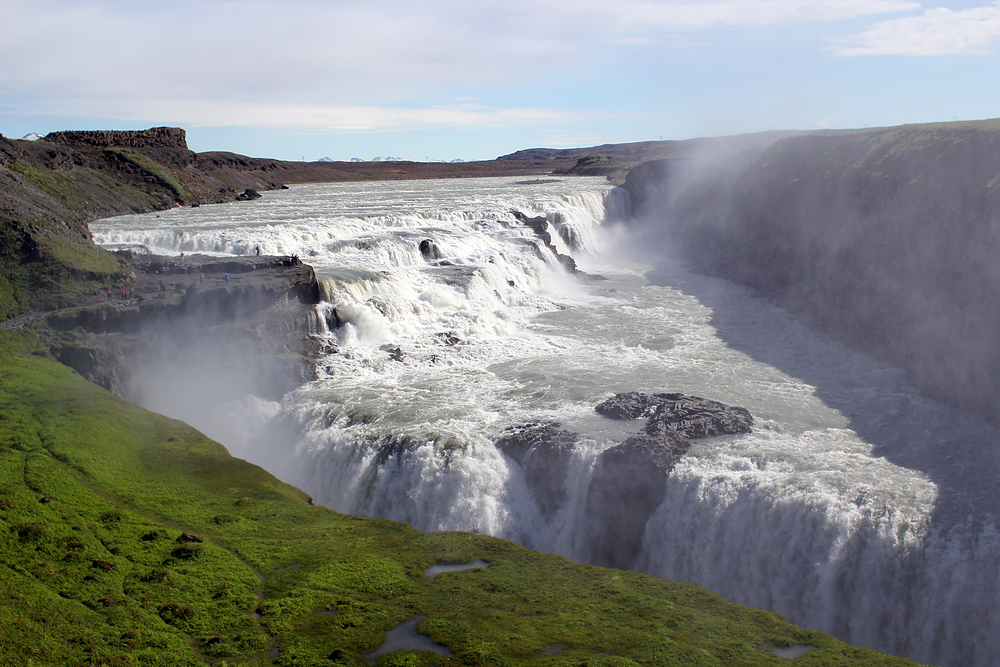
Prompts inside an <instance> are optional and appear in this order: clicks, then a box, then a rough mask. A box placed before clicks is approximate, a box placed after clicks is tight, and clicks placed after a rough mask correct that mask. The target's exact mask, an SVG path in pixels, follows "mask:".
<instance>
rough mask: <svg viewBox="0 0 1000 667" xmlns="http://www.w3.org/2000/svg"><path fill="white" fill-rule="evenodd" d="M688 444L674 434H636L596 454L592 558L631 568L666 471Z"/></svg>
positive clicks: (590, 500)
mask: <svg viewBox="0 0 1000 667" xmlns="http://www.w3.org/2000/svg"><path fill="white" fill-rule="evenodd" d="M689 447H690V443H689V442H688V441H687V440H686V439H684V438H682V437H680V436H678V435H677V434H675V433H664V434H662V435H661V436H658V437H654V436H650V435H645V434H639V435H634V436H632V437H630V438H628V439H627V440H626V441H625V442H623V443H622V444H620V445H615V446H614V447H611V448H610V449H606V450H605V451H603V452H602V453H601V455H600V456H598V457H597V464H596V465H595V467H594V474H593V476H592V477H591V481H590V489H589V491H588V493H587V516H588V517H589V519H590V521H589V524H588V541H589V542H590V550H591V553H590V562H592V563H594V564H596V565H604V566H607V567H617V568H622V569H626V568H630V567H632V564H633V563H634V562H635V559H636V557H637V556H638V555H639V550H640V549H641V548H642V536H643V535H644V534H645V532H646V522H647V521H648V520H649V517H650V516H652V514H653V512H655V511H656V508H657V507H659V505H660V503H662V502H663V496H664V492H665V489H666V482H667V475H668V474H670V471H671V470H672V469H673V467H674V464H675V463H676V462H677V460H678V459H680V458H681V457H682V456H683V455H684V454H685V453H686V452H687V450H688V448H689Z"/></svg>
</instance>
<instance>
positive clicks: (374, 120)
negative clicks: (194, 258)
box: [7, 98, 587, 133]
mask: <svg viewBox="0 0 1000 667" xmlns="http://www.w3.org/2000/svg"><path fill="white" fill-rule="evenodd" d="M108 102H109V101H108V100H106V99H103V98H101V99H65V100H62V101H60V102H59V103H58V104H55V105H53V106H51V107H49V109H48V110H47V112H48V114H49V115H50V116H54V117H59V116H63V117H67V118H69V117H80V116H84V117H86V116H94V117H102V115H103V114H108V113H109V111H108V110H109V108H111V109H113V111H112V112H111V113H112V116H111V118H114V119H116V120H121V121H125V122H142V121H144V120H146V119H149V118H161V119H164V120H163V122H165V123H169V124H178V125H183V126H185V127H256V128H270V129H279V130H296V131H313V132H322V133H337V132H359V131H373V132H374V131H400V130H426V129H447V128H452V129H461V128H468V127H482V126H490V127H505V126H510V125H518V124H525V123H527V124H535V123H566V122H575V121H581V120H585V119H586V118H587V116H586V115H584V114H580V113H573V112H566V111H561V110H553V109H541V108H516V107H512V108H493V107H487V106H483V105H479V104H452V105H438V106H428V107H388V106H371V105H340V106H324V105H309V104H303V105H295V104H270V103H257V102H252V101H250V102H226V103H216V102H212V101H205V100H195V99H191V100H178V99H142V100H129V99H119V100H112V101H111V102H112V104H110V105H109V103H108ZM7 106H8V109H9V110H10V111H13V112H17V111H18V109H17V108H16V105H7Z"/></svg>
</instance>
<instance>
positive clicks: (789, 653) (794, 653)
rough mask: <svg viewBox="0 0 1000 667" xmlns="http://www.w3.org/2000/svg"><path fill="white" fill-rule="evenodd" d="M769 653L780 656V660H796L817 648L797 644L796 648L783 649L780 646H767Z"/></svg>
mask: <svg viewBox="0 0 1000 667" xmlns="http://www.w3.org/2000/svg"><path fill="white" fill-rule="evenodd" d="M764 648H766V649H767V650H768V651H770V652H771V653H773V654H774V655H776V656H778V657H779V658H788V659H789V660H795V658H797V657H799V656H800V655H802V654H803V653H808V652H809V651H811V650H813V649H814V648H816V647H815V646H807V645H806V644H796V645H795V646H788V647H786V648H782V647H780V646H765V647H764Z"/></svg>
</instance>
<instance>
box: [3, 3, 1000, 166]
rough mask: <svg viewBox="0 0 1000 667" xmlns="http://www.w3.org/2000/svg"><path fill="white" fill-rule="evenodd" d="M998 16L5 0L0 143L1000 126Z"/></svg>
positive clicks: (265, 150)
mask: <svg viewBox="0 0 1000 667" xmlns="http://www.w3.org/2000/svg"><path fill="white" fill-rule="evenodd" d="M998 47H1000V0H997V1H995V2H983V1H982V0H978V1H971V2H958V1H956V2H952V1H933V0H932V1H931V2H926V3H925V2H916V1H913V0H704V1H693V0H502V1H494V0H429V1H421V0H352V1H350V2H342V1H339V0H283V1H281V2H277V1H271V0H244V1H241V2H232V1H229V0H203V1H192V0H169V1H161V0H133V1H131V2H126V1H120V0H119V1H114V0H106V1H98V0H2V2H0V133H2V134H3V135H4V136H5V137H8V138H21V137H23V136H25V135H27V134H29V133H32V132H37V133H40V134H46V133H48V132H52V131H56V130H87V129H116V130H127V129H145V128H148V127H158V126H174V127H182V128H184V129H185V130H186V131H187V140H188V146H189V147H190V148H191V149H192V150H195V151H199V152H201V151H210V150H227V151H232V152H235V153H242V154H244V155H250V156H253V157H271V158H278V159H284V160H302V159H305V160H317V159H319V158H322V157H330V158H332V159H334V160H349V159H351V158H355V157H357V158H362V159H366V160H369V159H372V158H374V157H377V156H392V157H399V158H403V159H407V160H417V161H422V160H452V159H464V160H480V159H492V158H495V157H497V156H500V155H505V154H508V153H512V152H514V151H517V150H520V149H524V148H534V147H549V148H578V147H587V146H596V145H599V144H603V143H625V142H632V141H648V140H659V139H688V138H693V137H703V136H722V135H732V134H742V133H747V132H759V131H764V130H790V129H795V130H811V129H820V128H859V127H877V126H889V125H901V124H905V123H922V122H940V121H952V120H975V119H985V118H994V117H1000V85H997V84H998V83H1000V56H998V54H997V49H998Z"/></svg>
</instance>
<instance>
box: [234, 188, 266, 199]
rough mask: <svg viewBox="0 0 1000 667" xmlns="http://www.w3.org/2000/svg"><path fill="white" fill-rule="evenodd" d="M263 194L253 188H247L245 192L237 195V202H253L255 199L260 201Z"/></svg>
mask: <svg viewBox="0 0 1000 667" xmlns="http://www.w3.org/2000/svg"><path fill="white" fill-rule="evenodd" d="M260 197H261V194H260V193H259V192H257V191H256V190H254V189H253V188H247V189H246V190H244V191H243V192H241V193H239V194H238V195H236V201H252V200H254V199H260Z"/></svg>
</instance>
